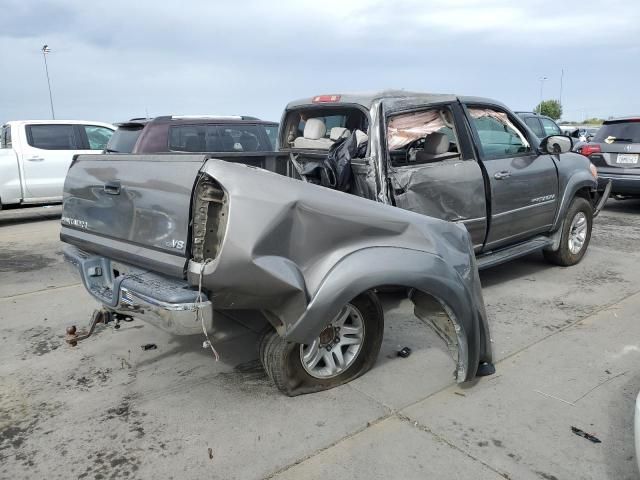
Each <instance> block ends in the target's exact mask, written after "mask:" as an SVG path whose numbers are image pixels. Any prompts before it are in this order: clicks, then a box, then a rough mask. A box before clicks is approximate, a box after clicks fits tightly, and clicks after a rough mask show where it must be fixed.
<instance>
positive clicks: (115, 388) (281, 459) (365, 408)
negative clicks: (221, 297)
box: [0, 202, 640, 480]
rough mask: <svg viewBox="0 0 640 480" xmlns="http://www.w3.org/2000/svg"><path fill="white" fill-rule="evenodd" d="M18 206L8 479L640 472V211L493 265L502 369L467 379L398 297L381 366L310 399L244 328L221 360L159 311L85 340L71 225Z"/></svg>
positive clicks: (8, 337) (0, 238)
mask: <svg viewBox="0 0 640 480" xmlns="http://www.w3.org/2000/svg"><path fill="white" fill-rule="evenodd" d="M4 213H5V212H0V252H2V253H1V254H2V255H3V256H2V257H1V258H0V339H1V340H2V348H0V412H1V413H0V478H61V479H62V478H64V479H68V478H95V479H105V478H126V477H129V478H151V477H161V478H176V479H178V478H180V479H182V478H221V479H230V478H238V479H252V478H268V477H271V478H301V477H302V478H306V477H308V478H320V477H321V476H322V477H323V478H325V477H327V476H329V475H331V476H338V475H341V476H342V477H347V478H367V479H368V478H445V479H450V478H460V479H466V478H472V479H476V478H511V479H520V478H524V479H527V478H542V479H546V480H550V479H553V478H558V479H564V478H571V479H575V478H599V479H603V478H604V479H626V478H637V472H636V467H635V456H634V454H633V443H632V414H633V409H632V405H633V398H634V397H635V394H636V393H637V391H638V390H640V383H639V382H640V379H639V375H638V372H640V369H638V368H637V367H636V366H635V364H637V360H638V352H639V351H640V344H639V343H638V338H639V337H638V333H639V332H638V328H637V327H636V326H635V323H636V322H635V316H634V315H635V312H637V311H638V306H640V299H639V297H638V295H636V293H637V292H638V291H640V269H639V268H638V265H640V263H639V260H640V255H639V254H638V253H637V248H636V245H637V242H638V240H639V239H640V235H639V232H640V202H623V203H622V202H609V205H608V206H607V209H606V210H605V211H604V212H603V213H602V215H601V217H599V218H598V219H597V220H596V225H595V227H594V235H593V239H592V244H591V246H590V249H589V252H588V254H587V256H586V257H585V259H584V260H583V262H582V263H581V264H579V265H577V266H575V267H572V268H567V269H562V268H558V267H551V266H549V265H547V264H546V263H545V262H544V260H543V259H542V257H541V255H532V256H529V257H526V258H524V259H522V260H519V261H516V262H512V263H511V264H507V265H503V266H500V267H497V268H494V269H492V270H490V271H487V272H484V273H483V274H482V275H481V278H482V282H483V287H484V295H485V301H486V304H487V311H488V314H489V318H490V323H491V328H492V336H493V338H494V346H495V353H496V357H497V359H498V364H497V367H498V372H497V374H496V375H495V376H493V377H488V378H483V379H480V380H479V381H478V382H477V383H476V384H475V385H473V386H465V388H464V389H463V388H460V387H458V386H455V385H454V384H453V382H452V375H451V374H452V371H453V367H454V365H453V361H452V360H451V359H450V358H449V357H448V355H447V353H446V350H445V348H444V346H443V344H442V343H441V342H440V340H439V339H438V338H437V337H436V336H435V335H433V334H432V333H431V332H430V331H428V330H426V329H425V328H424V326H423V325H422V324H421V323H420V322H419V321H418V320H417V319H415V317H414V316H413V314H412V311H411V306H410V304H409V302H408V301H406V300H403V299H402V298H399V297H398V296H393V295H387V296H386V297H385V299H384V302H385V314H386V328H385V339H384V342H383V349H382V352H381V354H380V357H379V359H378V362H377V364H376V366H375V367H374V369H373V370H372V371H371V372H369V373H368V374H366V375H365V376H363V377H362V378H360V379H358V380H356V381H354V382H351V383H350V384H349V385H345V386H343V387H340V388H336V389H334V390H331V391H328V392H323V393H319V394H313V395H306V396H302V397H297V398H293V399H292V398H287V397H284V396H282V395H281V394H280V393H279V392H277V390H276V389H275V388H274V387H272V386H271V384H270V383H269V381H268V380H267V378H266V376H265V374H264V372H263V371H262V369H261V368H260V366H259V363H258V362H257V352H256V350H255V344H254V343H255V338H256V334H255V332H253V331H252V330H251V329H248V328H244V327H241V326H238V327H237V328H236V330H235V332H234V335H232V336H231V337H230V338H227V339H225V340H221V341H218V342H217V347H218V350H219V351H220V353H221V355H222V360H221V361H220V362H218V363H215V362H214V361H213V359H212V357H211V355H210V352H208V351H207V350H203V349H202V348H201V344H202V339H201V338H200V337H198V336H196V337H188V338H175V337H170V336H168V335H166V334H164V333H163V332H161V331H159V330H156V329H154V328H152V327H150V326H148V325H145V324H143V323H141V322H133V323H128V324H124V325H123V327H122V328H121V329H120V330H114V329H112V328H110V327H109V328H102V329H100V330H99V331H98V333H97V334H96V336H95V337H92V338H90V339H88V340H86V341H85V342H83V343H81V344H80V345H79V346H78V347H77V348H75V349H73V348H70V347H67V346H66V345H65V344H64V342H63V333H64V327H65V326H66V325H68V324H71V323H77V324H82V323H83V322H87V321H88V319H89V315H90V314H91V311H92V310H93V308H94V307H95V304H94V303H93V302H92V301H91V300H90V298H89V296H88V295H87V294H86V293H85V292H84V289H83V288H82V287H81V286H80V285H79V284H78V280H77V278H75V277H74V276H73V275H72V274H71V273H70V272H68V271H67V269H66V267H64V266H63V265H62V263H61V258H60V254H59V252H60V244H59V242H58V240H57V235H58V230H59V227H58V225H59V221H58V220H56V219H54V220H46V219H44V220H43V219H38V221H25V220H24V219H23V220H19V221H16V220H10V221H6V222H3V217H2V215H3V214H4ZM27 254H28V255H31V256H28V257H25V255H27ZM145 343H155V344H156V345H157V346H158V348H157V349H156V350H149V351H143V350H142V349H141V348H140V346H141V345H142V344H145ZM399 346H410V347H411V348H412V349H413V351H414V353H413V354H412V355H411V356H410V357H409V358H407V359H401V358H398V357H396V356H395V351H396V349H397V348H398V347H399ZM607 372H610V373H607ZM603 382H605V383H603ZM536 390H537V391H538V392H542V393H538V392H536ZM585 393H586V395H585ZM580 397H582V398H580ZM570 403H573V405H570ZM572 425H573V426H576V427H579V428H581V429H583V430H585V431H587V432H590V433H593V434H595V435H596V436H598V437H599V438H600V439H601V440H602V443H601V444H592V443H590V442H589V441H587V440H585V439H584V438H581V437H578V436H576V435H574V434H573V433H571V430H570V427H571V426H572ZM209 449H211V454H209Z"/></svg>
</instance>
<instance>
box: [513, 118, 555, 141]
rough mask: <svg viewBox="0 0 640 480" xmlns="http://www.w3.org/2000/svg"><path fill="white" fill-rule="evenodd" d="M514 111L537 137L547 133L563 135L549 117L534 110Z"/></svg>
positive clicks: (540, 137) (545, 135)
mask: <svg viewBox="0 0 640 480" xmlns="http://www.w3.org/2000/svg"><path fill="white" fill-rule="evenodd" d="M515 113H516V115H518V116H519V117H520V118H521V119H522V121H523V122H524V123H526V125H527V127H529V129H530V130H531V131H532V132H533V133H535V135H536V137H538V138H539V139H543V138H545V137H548V136H549V135H564V134H563V133H562V130H561V129H560V127H559V126H558V124H557V123H556V122H554V121H553V120H552V119H551V118H550V117H547V116H545V115H540V114H538V113H535V112H515Z"/></svg>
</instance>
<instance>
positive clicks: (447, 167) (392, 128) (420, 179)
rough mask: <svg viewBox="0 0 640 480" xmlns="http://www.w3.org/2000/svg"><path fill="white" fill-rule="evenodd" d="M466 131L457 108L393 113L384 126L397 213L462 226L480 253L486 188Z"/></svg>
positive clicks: (482, 238) (485, 227) (449, 105)
mask: <svg viewBox="0 0 640 480" xmlns="http://www.w3.org/2000/svg"><path fill="white" fill-rule="evenodd" d="M464 125H465V123H464V119H463V116H462V110H461V109H460V106H459V104H457V103H449V104H441V105H438V106H436V107H433V106H430V107H429V108H422V109H414V110H406V111H401V112H394V113H393V115H390V116H388V117H387V121H386V135H385V138H386V145H387V154H388V175H389V181H390V184H391V192H392V198H393V202H394V204H395V205H396V206H397V207H399V208H404V209H405V210H411V211H413V212H417V213H421V214H423V215H428V216H430V217H435V218H440V219H442V220H447V221H450V222H461V223H463V224H464V225H465V226H466V227H467V230H468V231H469V233H470V235H471V239H472V242H473V245H474V249H475V250H476V251H479V250H480V249H481V248H482V245H483V242H484V238H485V234H486V229H487V214H486V202H485V188H484V180H483V176H482V170H481V169H480V166H479V164H478V162H477V161H476V159H475V157H474V153H473V150H472V148H471V146H470V145H471V144H470V141H469V136H468V130H467V129H466V127H465V126H464Z"/></svg>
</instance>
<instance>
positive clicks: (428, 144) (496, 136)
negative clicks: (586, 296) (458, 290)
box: [280, 91, 601, 268]
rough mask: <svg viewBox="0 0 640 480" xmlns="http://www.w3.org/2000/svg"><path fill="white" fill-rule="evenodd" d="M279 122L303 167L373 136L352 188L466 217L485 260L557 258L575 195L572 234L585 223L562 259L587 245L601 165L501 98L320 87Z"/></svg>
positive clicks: (482, 263)
mask: <svg viewBox="0 0 640 480" xmlns="http://www.w3.org/2000/svg"><path fill="white" fill-rule="evenodd" d="M281 125H282V128H281V137H280V146H281V150H284V151H287V152H289V154H290V155H291V157H292V161H293V164H294V165H295V164H298V165H300V166H301V167H302V169H303V170H302V171H303V172H304V171H305V170H304V168H305V164H307V163H309V162H317V161H318V160H319V159H321V158H323V157H325V156H326V155H327V153H328V152H329V151H330V150H331V149H332V148H334V147H333V146H334V145H335V144H336V143H338V142H340V141H341V138H344V137H346V136H349V135H351V134H352V133H354V132H359V133H358V135H359V136H360V137H361V138H365V137H366V143H367V145H366V150H365V149H364V148H361V150H360V151H361V153H362V154H361V155H360V157H359V158H352V159H351V168H352V172H353V181H352V182H351V184H350V186H349V189H348V191H349V193H353V194H355V195H358V196H363V197H365V198H370V199H372V200H377V201H380V202H383V203H387V204H390V205H394V206H397V207H400V208H403V209H406V210H411V211H414V212H417V213H421V214H424V215H428V216H432V217H435V218H440V219H442V220H447V221H452V222H459V223H462V224H464V225H465V226H466V227H467V229H468V231H469V234H470V236H471V239H472V242H473V246H474V250H475V252H476V254H477V255H478V264H479V267H480V268H484V267H488V266H492V265H495V264H497V263H502V262H504V261H507V260H509V259H512V258H516V257H518V256H521V255H525V254H527V253H530V252H532V251H535V250H546V251H547V252H548V253H547V254H546V256H547V257H549V258H550V259H553V258H554V254H553V252H554V251H558V249H559V248H560V247H561V245H559V241H560V240H559V238H558V237H562V235H563V233H562V232H561V231H560V230H561V229H562V226H563V223H564V222H565V219H566V216H567V212H568V209H569V207H570V205H571V203H572V202H573V201H574V199H575V198H576V197H578V198H581V199H582V200H583V201H582V202H580V201H578V203H582V204H583V206H582V209H581V210H580V211H581V214H580V215H579V222H578V223H579V224H580V225H579V226H577V225H574V226H573V227H571V222H572V221H573V218H572V219H569V227H568V228H569V229H570V230H571V231H570V232H568V233H565V235H564V236H565V237H567V238H565V240H566V241H567V242H568V237H570V236H571V235H572V232H573V234H578V233H579V234H578V236H577V237H576V241H575V242H574V248H573V250H574V253H571V254H567V255H565V256H564V258H563V259H562V261H556V262H554V263H561V264H567V265H568V264H573V263H577V262H578V261H579V260H580V259H581V258H582V255H584V252H585V250H586V247H587V244H588V239H589V237H590V232H591V222H592V219H593V217H594V216H595V215H597V212H598V211H599V210H598V209H597V205H596V203H597V200H601V199H600V197H599V196H598V193H597V191H596V186H597V174H596V172H595V170H594V168H593V167H592V166H591V165H590V163H589V162H585V161H584V159H582V158H580V155H577V154H575V153H571V152H570V151H569V150H570V148H571V140H570V139H569V138H568V137H564V136H561V135H550V136H548V137H545V138H543V139H539V138H538V137H537V136H536V135H535V134H534V132H532V131H531V130H530V129H529V128H528V127H527V126H526V124H525V123H524V122H523V121H522V120H521V119H520V118H519V117H518V116H517V115H516V114H514V113H513V112H511V111H510V110H509V109H508V108H507V107H505V106H504V105H502V104H501V103H499V102H496V101H493V100H490V99H486V98H478V97H461V96H456V95H440V94H422V93H412V92H406V91H387V92H381V93H379V94H374V95H319V96H316V97H312V98H308V99H302V100H299V101H295V102H291V103H290V104H289V105H288V106H287V108H286V110H285V113H284V115H283V118H282V122H281ZM294 173H296V172H294ZM297 173H298V175H299V176H300V172H297ZM303 176H304V175H303ZM554 234H556V235H555V236H554ZM578 244H579V248H578ZM556 257H557V256H556ZM556 260H559V259H557V258H556Z"/></svg>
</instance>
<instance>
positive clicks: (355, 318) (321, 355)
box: [259, 292, 384, 396]
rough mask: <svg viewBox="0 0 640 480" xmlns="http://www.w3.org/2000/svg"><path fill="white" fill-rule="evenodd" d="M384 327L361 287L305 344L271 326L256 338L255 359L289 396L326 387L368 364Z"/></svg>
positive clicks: (376, 307)
mask: <svg viewBox="0 0 640 480" xmlns="http://www.w3.org/2000/svg"><path fill="white" fill-rule="evenodd" d="M383 331H384V315H383V313H382V307H381V305H380V302H379V301H378V298H377V296H376V295H375V294H374V293H373V292H366V293H364V294H362V295H359V296H358V297H356V298H354V299H353V300H352V301H351V302H349V303H347V304H346V305H345V306H344V307H343V308H342V309H341V310H340V313H339V314H338V315H337V316H336V317H335V318H334V319H332V320H331V321H330V322H329V323H328V324H327V326H326V327H325V328H324V329H323V330H322V332H321V333H320V335H319V336H318V337H317V338H315V339H314V340H313V342H311V343H310V344H309V345H302V344H299V343H292V342H288V341H286V340H284V339H283V338H281V337H280V336H279V335H278V334H277V333H276V331H275V330H271V331H270V332H269V333H267V334H266V335H264V336H263V337H262V338H261V345H260V348H259V350H260V360H261V361H262V365H263V366H264V369H265V371H266V372H267V374H268V375H269V377H270V378H271V379H272V380H273V382H274V383H275V384H276V386H277V387H278V388H279V389H280V390H281V391H282V392H283V393H285V394H287V395H289V396H295V395H301V394H304V393H311V392H318V391H321V390H328V389H330V388H333V387H336V386H338V385H342V384H344V383H347V382H349V381H351V380H353V379H354V378H357V377H359V376H360V375H362V374H364V373H365V372H367V371H368V370H370V369H371V367H372V366H373V364H374V363H375V361H376V358H377V356H378V353H379V351H380V345H381V344H382V335H383Z"/></svg>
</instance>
